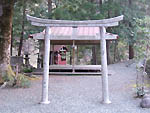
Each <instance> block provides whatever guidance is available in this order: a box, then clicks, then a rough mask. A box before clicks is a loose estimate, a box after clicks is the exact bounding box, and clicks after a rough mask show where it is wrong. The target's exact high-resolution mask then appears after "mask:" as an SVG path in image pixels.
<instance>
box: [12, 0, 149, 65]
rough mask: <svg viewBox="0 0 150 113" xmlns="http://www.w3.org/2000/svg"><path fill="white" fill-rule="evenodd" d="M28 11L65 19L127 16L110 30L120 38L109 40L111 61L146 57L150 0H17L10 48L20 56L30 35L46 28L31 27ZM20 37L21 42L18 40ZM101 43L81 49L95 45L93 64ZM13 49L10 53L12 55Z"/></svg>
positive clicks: (81, 48) (85, 47) (108, 57)
mask: <svg viewBox="0 0 150 113" xmlns="http://www.w3.org/2000/svg"><path fill="white" fill-rule="evenodd" d="M26 14H29V15H33V16H36V17H40V18H51V19H58V20H59V19H65V20H95V19H104V18H111V17H115V16H119V15H124V20H123V21H122V22H121V23H120V25H119V26H118V27H114V28H108V29H107V31H108V32H111V33H114V34H118V35H119V39H118V40H115V41H107V51H108V52H107V59H108V63H115V62H118V61H122V60H127V59H141V58H144V56H145V54H148V53H146V48H147V47H148V45H149V44H150V1H149V0H134V1H133V0H32V1H29V0H18V1H15V3H14V13H13V25H12V28H13V29H12V40H11V44H12V46H11V48H12V47H17V48H18V56H21V51H22V45H23V40H27V39H28V37H29V35H30V34H34V33H37V32H42V31H43V29H44V28H39V27H34V26H31V25H30V23H29V22H27V20H26ZM17 38H18V39H19V42H17V41H16V40H17ZM99 47H100V46H99V45H92V46H88V45H87V46H82V47H80V49H79V57H82V51H83V50H85V49H89V48H92V56H93V57H92V58H95V57H97V60H98V61H97V60H94V59H93V60H92V64H99V63H98V62H100V61H99V60H100V58H99V57H100V51H99V50H100V49H99ZM12 52H13V51H12V49H11V54H12Z"/></svg>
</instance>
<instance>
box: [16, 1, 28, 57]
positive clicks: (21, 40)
mask: <svg viewBox="0 0 150 113" xmlns="http://www.w3.org/2000/svg"><path fill="white" fill-rule="evenodd" d="M22 2H23V3H22V5H23V10H22V30H21V37H20V43H19V50H18V56H20V55H21V51H22V46H23V39H24V27H25V16H26V15H25V11H26V0H23V1H22Z"/></svg>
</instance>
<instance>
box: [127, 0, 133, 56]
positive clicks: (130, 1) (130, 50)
mask: <svg viewBox="0 0 150 113" xmlns="http://www.w3.org/2000/svg"><path fill="white" fill-rule="evenodd" d="M128 2H129V8H132V0H128ZM129 27H132V26H131V23H130V21H129ZM130 39H132V37H130ZM133 58H134V49H133V44H129V59H133Z"/></svg>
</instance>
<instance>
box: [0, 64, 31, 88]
mask: <svg viewBox="0 0 150 113" xmlns="http://www.w3.org/2000/svg"><path fill="white" fill-rule="evenodd" d="M6 82H7V85H6V86H7V87H23V88H26V87H29V86H30V80H29V78H28V77H27V76H25V75H23V74H17V75H16V74H15V73H14V72H13V70H12V68H11V66H8V69H7V71H5V72H3V73H2V76H1V78H0V83H1V84H2V83H6Z"/></svg>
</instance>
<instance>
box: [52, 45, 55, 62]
mask: <svg viewBox="0 0 150 113" xmlns="http://www.w3.org/2000/svg"><path fill="white" fill-rule="evenodd" d="M52 51H53V52H52V65H54V60H55V58H54V44H53V46H52Z"/></svg>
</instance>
